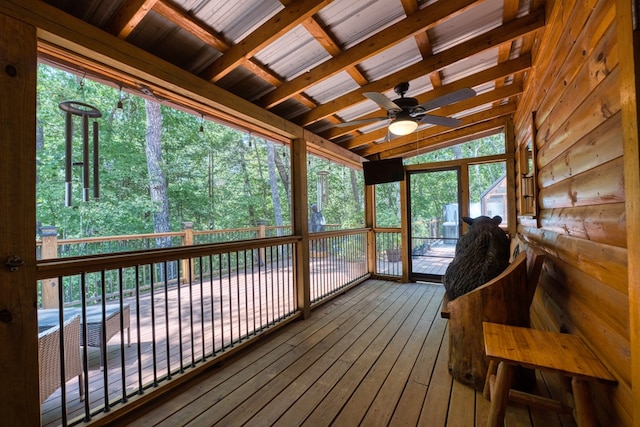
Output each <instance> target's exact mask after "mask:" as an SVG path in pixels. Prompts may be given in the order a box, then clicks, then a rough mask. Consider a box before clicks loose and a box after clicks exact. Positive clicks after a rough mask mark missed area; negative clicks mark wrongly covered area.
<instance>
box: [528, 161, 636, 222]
mask: <svg viewBox="0 0 640 427" xmlns="http://www.w3.org/2000/svg"><path fill="white" fill-rule="evenodd" d="M624 197H625V192H624V165H623V159H622V158H621V157H619V158H617V159H615V160H613V161H610V162H607V163H605V164H604V165H602V166H598V167H596V168H594V169H592V170H589V171H588V172H584V173H581V174H580V175H577V176H574V177H571V178H569V179H565V180H564V181H561V182H559V183H557V184H554V185H552V186H551V187H548V188H541V189H540V190H539V192H538V203H539V206H540V208H541V209H554V208H564V207H571V206H588V205H599V204H605V203H621V202H624Z"/></svg>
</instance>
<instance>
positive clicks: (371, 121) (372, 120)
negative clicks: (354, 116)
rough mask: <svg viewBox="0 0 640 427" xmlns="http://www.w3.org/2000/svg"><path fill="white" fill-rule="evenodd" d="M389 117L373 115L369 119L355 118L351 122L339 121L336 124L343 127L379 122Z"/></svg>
mask: <svg viewBox="0 0 640 427" xmlns="http://www.w3.org/2000/svg"><path fill="white" fill-rule="evenodd" d="M387 119H388V117H371V118H369V119H362V120H353V121H350V122H344V123H338V124H336V127H339V128H342V127H345V126H354V125H364V124H367V123H374V122H379V121H381V120H387Z"/></svg>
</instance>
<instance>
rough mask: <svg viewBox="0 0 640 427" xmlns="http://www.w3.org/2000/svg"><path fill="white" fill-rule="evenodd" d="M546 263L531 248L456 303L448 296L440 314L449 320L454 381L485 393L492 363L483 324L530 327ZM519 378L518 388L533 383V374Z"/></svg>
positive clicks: (539, 254)
mask: <svg viewBox="0 0 640 427" xmlns="http://www.w3.org/2000/svg"><path fill="white" fill-rule="evenodd" d="M527 258H529V261H527ZM543 262H544V256H543V255H542V254H541V253H539V252H536V251H534V250H532V249H529V250H528V251H527V252H521V253H520V254H519V255H518V256H517V257H516V259H515V260H514V261H513V262H512V263H511V264H510V265H509V267H507V268H506V269H505V270H504V271H503V272H502V273H501V274H500V275H499V276H497V277H496V278H494V279H492V280H490V281H489V282H487V283H485V284H484V285H482V286H480V287H478V288H476V289H474V290H473V291H471V292H468V293H466V294H464V295H462V296H460V297H458V298H456V299H455V300H453V301H449V300H448V299H447V298H446V295H445V299H444V300H443V303H442V312H441V315H442V317H445V318H448V319H449V372H450V373H451V376H452V377H453V378H454V379H455V380H457V381H459V382H461V383H463V384H467V385H470V386H472V387H473V388H475V389H476V390H479V391H482V390H483V388H484V383H485V379H486V376H487V370H488V368H489V362H488V360H487V359H486V356H485V352H484V337H483V333H482V322H492V323H500V324H506V325H514V326H529V324H530V321H529V307H530V306H531V302H532V301H533V295H534V293H535V289H536V285H537V282H538V277H539V275H540V271H541V269H542V264H543ZM519 377H521V378H519V379H518V380H517V381H516V383H517V384H518V385H517V386H518V387H521V386H522V387H526V384H522V385H521V383H527V382H529V381H531V380H532V378H531V377H530V374H529V376H528V375H526V374H519Z"/></svg>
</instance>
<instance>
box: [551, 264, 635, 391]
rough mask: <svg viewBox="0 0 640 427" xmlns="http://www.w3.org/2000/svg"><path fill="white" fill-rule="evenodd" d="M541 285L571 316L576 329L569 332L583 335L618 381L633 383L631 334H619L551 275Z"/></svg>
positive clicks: (566, 314) (564, 312)
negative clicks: (629, 335) (629, 336)
mask: <svg viewBox="0 0 640 427" xmlns="http://www.w3.org/2000/svg"><path fill="white" fill-rule="evenodd" d="M539 286H542V287H543V288H544V289H545V291H546V292H547V293H548V294H549V296H550V297H551V298H552V299H553V300H554V301H556V302H557V303H558V305H559V307H560V308H561V309H562V311H563V315H564V316H565V317H566V318H569V319H571V323H572V324H573V326H574V327H575V330H572V329H569V330H568V331H567V332H569V333H572V334H576V335H579V336H581V337H582V338H583V339H584V340H585V341H586V342H587V344H588V345H589V348H590V349H591V350H592V351H593V352H594V353H595V354H596V356H598V358H599V359H600V360H601V361H602V362H603V363H604V364H605V365H606V367H607V368H608V369H609V370H610V371H611V373H613V374H614V375H615V376H616V378H617V379H618V381H619V382H625V383H626V384H627V385H630V384H631V354H630V350H629V338H628V335H627V336H624V337H623V336H621V335H620V334H618V333H617V332H616V331H615V330H613V329H612V328H611V327H610V325H608V324H606V323H605V322H603V321H602V320H601V319H600V318H599V317H598V316H597V314H596V313H594V312H593V311H592V310H591V309H590V307H588V306H587V305H585V304H583V303H582V301H580V300H579V299H577V298H575V297H574V296H573V295H572V294H571V293H570V292H568V291H567V289H566V288H565V287H564V286H562V284H561V283H558V282H555V281H553V280H552V279H551V277H550V276H547V280H546V281H543V282H542V283H540V285H539Z"/></svg>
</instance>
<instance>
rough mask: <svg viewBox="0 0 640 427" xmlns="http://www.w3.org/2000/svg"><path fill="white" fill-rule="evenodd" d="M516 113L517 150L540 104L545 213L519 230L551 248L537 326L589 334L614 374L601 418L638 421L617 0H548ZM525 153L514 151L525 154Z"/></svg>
mask: <svg viewBox="0 0 640 427" xmlns="http://www.w3.org/2000/svg"><path fill="white" fill-rule="evenodd" d="M546 14H547V26H546V28H545V30H544V34H543V35H542V37H541V38H540V39H539V40H538V45H537V46H536V50H535V52H534V71H533V72H532V73H531V74H530V75H529V76H528V79H527V82H526V89H525V94H524V96H523V99H522V102H521V104H520V108H519V109H518V112H517V114H516V116H515V127H516V130H515V131H516V145H517V146H518V150H520V149H521V147H522V145H523V144H525V142H526V141H527V139H529V138H531V130H530V127H531V117H532V112H534V111H535V112H536V115H535V117H536V123H535V127H536V129H537V138H536V141H535V144H536V146H537V148H538V155H537V165H538V186H539V195H538V203H539V211H538V212H539V215H538V218H537V219H536V220H534V219H531V218H524V217H520V219H519V227H518V232H519V234H520V235H521V236H522V237H523V239H524V240H525V241H527V242H529V244H531V245H537V246H540V247H542V248H544V249H545V251H546V252H547V253H548V254H549V256H548V257H547V262H546V264H545V268H544V271H543V273H542V275H541V278H540V283H539V287H538V290H537V292H536V296H535V299H534V304H533V308H532V319H533V322H534V325H535V326H536V327H538V328H541V329H549V330H556V331H566V332H570V333H575V334H578V335H580V336H582V337H583V338H584V339H585V340H586V341H587V342H588V344H589V346H590V347H591V349H592V350H593V351H594V352H595V353H596V354H597V355H598V357H600V359H601V360H602V361H603V362H604V363H605V365H606V366H607V367H608V368H609V370H610V371H611V372H612V373H613V374H614V375H615V376H616V377H617V379H618V381H619V384H618V385H617V386H615V387H611V386H605V385H600V384H596V385H595V386H593V387H592V389H591V391H592V394H593V397H594V400H595V401H596V412H597V415H598V418H599V419H600V422H601V423H602V424H603V425H619V426H630V425H632V415H631V414H632V406H633V405H632V394H631V378H632V376H631V358H630V342H629V339H630V338H629V298H628V290H627V286H628V284H627V249H626V248H627V242H626V230H625V225H626V224H625V204H624V202H625V188H624V165H623V140H622V124H621V117H620V116H621V115H620V77H619V67H618V63H619V59H620V58H619V57H618V49H617V40H616V24H615V20H614V17H615V2H614V1H613V0H585V1H575V0H566V1H562V0H550V1H547V4H546ZM518 157H519V156H516V158H518Z"/></svg>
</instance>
